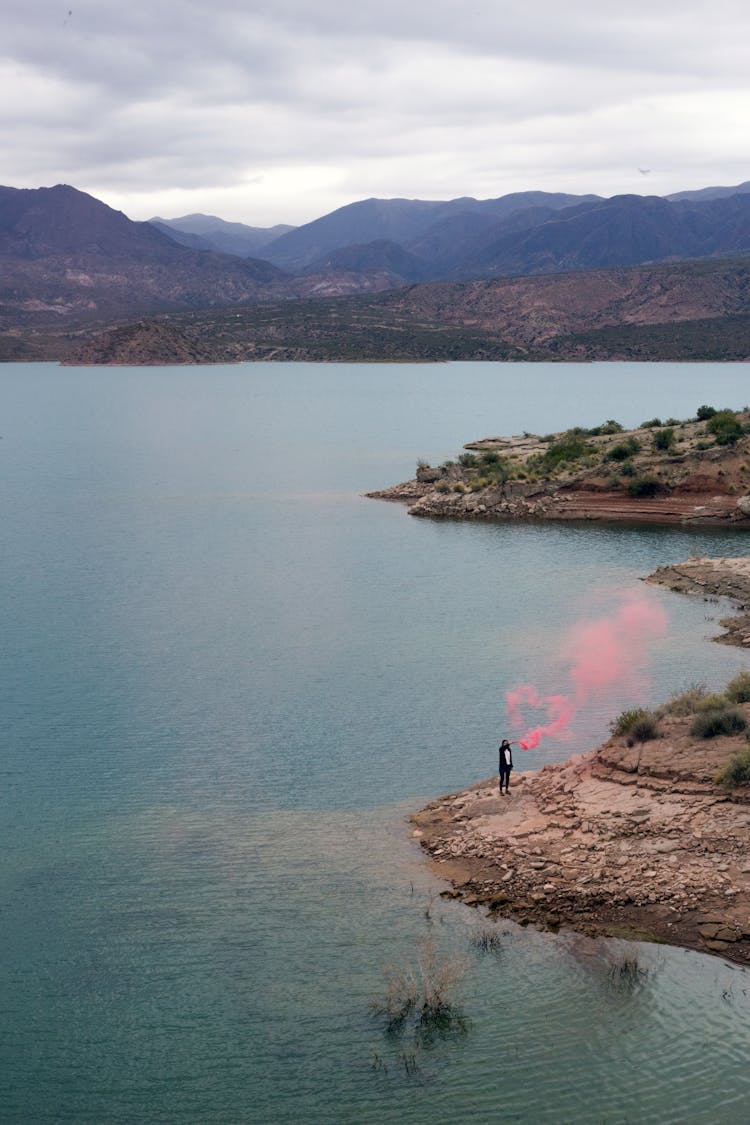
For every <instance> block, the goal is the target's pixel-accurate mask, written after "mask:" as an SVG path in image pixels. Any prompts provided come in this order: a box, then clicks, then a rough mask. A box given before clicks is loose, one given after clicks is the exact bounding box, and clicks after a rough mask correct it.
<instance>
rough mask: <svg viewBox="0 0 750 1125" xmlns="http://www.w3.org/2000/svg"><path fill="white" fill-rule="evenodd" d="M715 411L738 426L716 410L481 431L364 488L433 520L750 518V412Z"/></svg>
mask: <svg viewBox="0 0 750 1125" xmlns="http://www.w3.org/2000/svg"><path fill="white" fill-rule="evenodd" d="M701 409H703V410H711V409H712V408H710V407H706V408H701ZM719 413H720V414H721V416H722V418H723V420H724V421H725V422H726V423H727V424H728V425H733V426H734V427H736V428H735V430H734V432H733V434H732V440H731V441H724V438H723V435H722V434H721V433H719V435H718V439H717V436H716V435H715V434H714V433H713V432H712V430H711V429H710V427H711V425H712V423H713V416H709V417H708V418H706V419H704V420H696V419H694V420H691V421H686V422H676V421H674V420H670V424H664V425H662V424H661V423H660V422H659V420H658V419H653V420H652V421H651V422H648V423H645V424H644V425H643V426H641V427H639V428H638V429H636V430H628V431H625V430H623V429H622V427H621V426H618V424H617V423H616V422H612V421H610V422H609V423H605V424H604V425H602V426H600V427H596V428H595V429H594V430H580V429H578V430H569V431H566V432H565V433H559V434H548V435H547V436H546V437H539V436H538V435H535V434H523V435H519V436H516V437H493V438H482V439H481V440H479V441H474V442H469V443H467V445H465V446H464V449H465V450H466V451H467V452H464V453H462V454H461V455H460V456H459V457H458V459H457V460H456V461H447V462H446V463H445V464H444V465H439V466H431V465H425V464H420V465H419V466H418V468H417V472H416V476H415V478H414V479H413V480H410V481H405V482H403V483H401V484H397V485H394V486H392V487H390V488H385V489H380V490H378V491H375V492H369V493H367V495H368V496H369V497H371V498H373V499H378V500H396V501H400V502H402V503H406V504H407V507H408V512H409V515H412V516H427V517H431V518H437V519H463V520H503V519H531V520H540V519H543V520H616V521H621V522H631V523H661V524H678V525H688V524H736V525H739V526H747V527H750V413H749V412H748V411H739V412H737V413H733V412H732V411H722V412H719ZM716 414H717V412H714V415H716ZM657 423H658V424H657ZM717 428H718V426H717Z"/></svg>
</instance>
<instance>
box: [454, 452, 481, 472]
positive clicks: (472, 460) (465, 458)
mask: <svg viewBox="0 0 750 1125" xmlns="http://www.w3.org/2000/svg"><path fill="white" fill-rule="evenodd" d="M458 463H459V465H463V467H464V468H465V469H470V468H471V467H472V465H476V463H477V458H476V455H475V454H474V453H462V454H461V455H460V457H459V458H458Z"/></svg>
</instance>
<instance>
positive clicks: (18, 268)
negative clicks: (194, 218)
mask: <svg viewBox="0 0 750 1125" xmlns="http://www.w3.org/2000/svg"><path fill="white" fill-rule="evenodd" d="M287 293H288V288H287V277H286V275H285V274H284V273H283V272H282V271H281V270H279V269H278V268H277V267H276V266H273V265H271V264H270V263H269V262H266V261H261V260H253V259H245V260H243V261H240V260H238V259H237V258H235V257H229V256H228V255H225V254H216V253H213V252H211V253H207V252H202V251H197V250H194V249H190V248H188V247H184V246H179V245H178V244H177V243H175V242H173V241H172V240H171V239H169V238H168V237H167V236H166V235H165V234H163V233H162V232H161V231H159V230H157V229H156V227H154V226H152V225H151V224H150V223H134V222H132V221H131V220H130V219H128V218H126V216H125V215H123V214H122V213H121V212H120V211H114V210H112V208H111V207H107V206H106V204H104V203H101V202H100V201H99V200H97V199H94V198H93V197H92V196H90V195H86V194H85V193H84V192H81V191H77V190H76V189H75V188H72V187H69V186H67V185H64V184H58V185H57V186H56V187H52V188H35V189H19V188H9V187H0V326H1V325H3V324H6V325H7V324H14V323H17V322H18V321H19V320H20V322H21V323H24V322H26V321H28V318H29V317H33V318H35V319H37V320H38V319H39V318H40V317H41V318H44V317H45V316H47V317H52V318H57V319H59V318H60V316H61V315H66V314H67V315H68V316H74V317H75V316H78V317H80V316H93V315H98V314H106V315H112V314H117V315H123V314H125V313H128V312H133V311H138V310H144V311H145V310H151V311H153V310H155V309H160V308H161V309H178V308H191V307H195V306H201V307H205V306H207V305H214V304H230V303H232V302H235V301H248V300H258V299H262V298H264V297H267V296H269V295H272V296H279V295H282V294H283V295H286V294H287Z"/></svg>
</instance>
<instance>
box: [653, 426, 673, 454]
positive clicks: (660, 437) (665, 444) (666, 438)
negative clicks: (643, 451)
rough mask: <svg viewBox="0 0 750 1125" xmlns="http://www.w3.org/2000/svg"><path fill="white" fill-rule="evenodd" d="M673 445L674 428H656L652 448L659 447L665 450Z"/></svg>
mask: <svg viewBox="0 0 750 1125" xmlns="http://www.w3.org/2000/svg"><path fill="white" fill-rule="evenodd" d="M673 445H674V430H673V429H672V428H671V427H667V429H665V430H657V431H656V433H655V434H654V449H659V450H662V451H664V452H666V451H667V450H668V449H671V448H672V446H673Z"/></svg>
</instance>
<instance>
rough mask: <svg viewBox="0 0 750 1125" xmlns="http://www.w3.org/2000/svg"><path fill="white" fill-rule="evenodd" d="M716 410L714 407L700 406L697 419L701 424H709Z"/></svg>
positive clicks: (696, 413)
mask: <svg viewBox="0 0 750 1125" xmlns="http://www.w3.org/2000/svg"><path fill="white" fill-rule="evenodd" d="M715 413H716V410H715V409H714V407H713V406H705V405H704V406H699V407H698V409H697V410H696V412H695V417H696V418H697V420H698V421H699V422H707V421H708V419H709V418H713V416H714V414H715Z"/></svg>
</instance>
